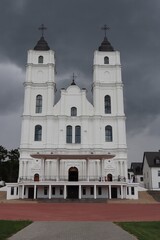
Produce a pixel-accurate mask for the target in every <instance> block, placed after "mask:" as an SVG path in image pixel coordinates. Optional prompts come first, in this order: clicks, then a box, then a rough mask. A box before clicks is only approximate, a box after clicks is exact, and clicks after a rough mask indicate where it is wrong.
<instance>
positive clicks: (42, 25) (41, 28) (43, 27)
mask: <svg viewBox="0 0 160 240" xmlns="http://www.w3.org/2000/svg"><path fill="white" fill-rule="evenodd" d="M38 30H40V31H42V37H43V34H44V30H47V28H46V27H45V26H44V24H41V26H40V27H39V28H38Z"/></svg>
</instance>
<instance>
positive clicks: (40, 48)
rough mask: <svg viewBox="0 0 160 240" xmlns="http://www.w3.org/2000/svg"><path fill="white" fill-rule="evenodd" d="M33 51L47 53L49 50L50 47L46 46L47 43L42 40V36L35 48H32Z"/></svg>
mask: <svg viewBox="0 0 160 240" xmlns="http://www.w3.org/2000/svg"><path fill="white" fill-rule="evenodd" d="M34 50H37V51H48V50H50V47H49V46H48V43H47V42H46V40H45V39H44V37H43V36H42V37H41V38H40V40H39V41H38V42H37V44H36V46H35V47H34Z"/></svg>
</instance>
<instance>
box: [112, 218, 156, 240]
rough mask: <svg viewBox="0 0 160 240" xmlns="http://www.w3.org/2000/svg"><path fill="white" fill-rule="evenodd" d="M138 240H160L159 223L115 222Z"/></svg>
mask: <svg viewBox="0 0 160 240" xmlns="http://www.w3.org/2000/svg"><path fill="white" fill-rule="evenodd" d="M116 224H117V225H119V226H120V227H121V228H123V229H124V230H125V231H127V232H129V233H131V234H133V235H134V236H136V237H137V239H139V240H160V222H118V223H117V222H116Z"/></svg>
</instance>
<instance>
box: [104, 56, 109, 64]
mask: <svg viewBox="0 0 160 240" xmlns="http://www.w3.org/2000/svg"><path fill="white" fill-rule="evenodd" d="M104 64H109V57H107V56H106V57H104Z"/></svg>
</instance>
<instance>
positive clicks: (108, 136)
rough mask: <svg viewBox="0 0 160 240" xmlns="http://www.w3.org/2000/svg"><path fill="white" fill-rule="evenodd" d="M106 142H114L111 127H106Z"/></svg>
mask: <svg viewBox="0 0 160 240" xmlns="http://www.w3.org/2000/svg"><path fill="white" fill-rule="evenodd" d="M105 141H106V142H112V141H113V137H112V127H111V126H110V125H108V126H106V127H105Z"/></svg>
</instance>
